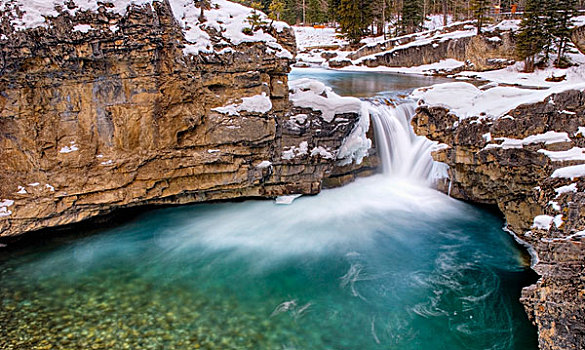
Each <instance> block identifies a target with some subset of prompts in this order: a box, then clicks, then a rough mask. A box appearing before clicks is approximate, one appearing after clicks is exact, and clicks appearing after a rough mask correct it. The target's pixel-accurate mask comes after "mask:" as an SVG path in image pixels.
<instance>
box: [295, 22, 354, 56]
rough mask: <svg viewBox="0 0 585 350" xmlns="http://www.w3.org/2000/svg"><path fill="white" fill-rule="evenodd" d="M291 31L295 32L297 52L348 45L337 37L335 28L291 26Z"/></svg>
mask: <svg viewBox="0 0 585 350" xmlns="http://www.w3.org/2000/svg"><path fill="white" fill-rule="evenodd" d="M293 30H294V31H295V36H296V38H297V47H298V48H299V51H302V50H305V49H307V48H309V47H319V46H344V45H348V44H349V43H348V42H347V40H345V39H343V38H341V37H340V36H338V33H336V32H335V28H313V27H300V26H293Z"/></svg>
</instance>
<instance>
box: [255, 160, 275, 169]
mask: <svg viewBox="0 0 585 350" xmlns="http://www.w3.org/2000/svg"><path fill="white" fill-rule="evenodd" d="M271 165H272V162H270V161H268V160H263V161H261V162H260V164H258V165H256V168H258V169H265V168H268V167H269V166H271Z"/></svg>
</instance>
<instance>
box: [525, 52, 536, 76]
mask: <svg viewBox="0 0 585 350" xmlns="http://www.w3.org/2000/svg"><path fill="white" fill-rule="evenodd" d="M524 72H525V73H532V72H534V56H528V57H526V58H525V59H524Z"/></svg>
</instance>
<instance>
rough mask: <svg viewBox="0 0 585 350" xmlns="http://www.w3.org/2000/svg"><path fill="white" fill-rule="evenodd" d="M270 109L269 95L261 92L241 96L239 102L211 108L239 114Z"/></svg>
mask: <svg viewBox="0 0 585 350" xmlns="http://www.w3.org/2000/svg"><path fill="white" fill-rule="evenodd" d="M271 109H272V102H271V101H270V97H268V96H267V95H266V93H265V92H263V93H262V94H260V95H255V96H252V97H244V98H242V102H241V103H238V104H236V103H234V104H230V105H227V106H224V107H217V108H212V109H211V110H212V111H216V112H219V113H222V114H228V115H240V112H244V111H245V112H251V113H261V114H264V113H267V112H269V111H270V110H271Z"/></svg>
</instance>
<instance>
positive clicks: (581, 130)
mask: <svg viewBox="0 0 585 350" xmlns="http://www.w3.org/2000/svg"><path fill="white" fill-rule="evenodd" d="M575 136H581V137H585V126H580V127H578V128H577V132H576V133H575Z"/></svg>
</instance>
